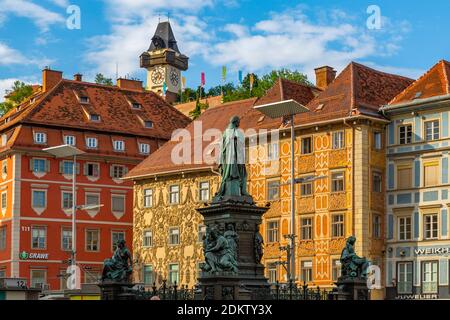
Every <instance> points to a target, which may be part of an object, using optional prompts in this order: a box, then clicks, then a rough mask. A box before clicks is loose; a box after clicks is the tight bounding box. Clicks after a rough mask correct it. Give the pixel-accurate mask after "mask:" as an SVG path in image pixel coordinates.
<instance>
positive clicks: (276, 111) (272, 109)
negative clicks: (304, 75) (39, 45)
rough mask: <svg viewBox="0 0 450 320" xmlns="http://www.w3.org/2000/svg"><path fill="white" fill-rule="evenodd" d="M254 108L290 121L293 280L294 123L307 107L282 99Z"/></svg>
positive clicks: (292, 258)
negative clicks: (297, 115) (296, 116)
mask: <svg viewBox="0 0 450 320" xmlns="http://www.w3.org/2000/svg"><path fill="white" fill-rule="evenodd" d="M255 109H256V110H258V111H260V112H261V113H263V114H265V115H267V116H268V117H270V118H272V119H276V118H281V117H284V118H285V119H290V122H291V234H290V238H289V239H290V246H291V261H290V271H291V272H290V275H291V279H290V280H292V281H295V124H294V117H295V115H296V114H300V113H304V112H308V111H309V109H308V108H306V107H305V106H303V105H301V104H300V103H298V102H297V101H295V100H292V99H291V100H284V101H279V102H275V103H269V104H265V105H261V106H255Z"/></svg>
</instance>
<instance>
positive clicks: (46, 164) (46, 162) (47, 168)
mask: <svg viewBox="0 0 450 320" xmlns="http://www.w3.org/2000/svg"><path fill="white" fill-rule="evenodd" d="M45 171H47V172H50V160H45Z"/></svg>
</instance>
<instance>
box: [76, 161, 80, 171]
mask: <svg viewBox="0 0 450 320" xmlns="http://www.w3.org/2000/svg"><path fill="white" fill-rule="evenodd" d="M76 167H77V168H76V170H77V174H80V163H79V162H77V165H76Z"/></svg>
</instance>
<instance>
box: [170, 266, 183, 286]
mask: <svg viewBox="0 0 450 320" xmlns="http://www.w3.org/2000/svg"><path fill="white" fill-rule="evenodd" d="M179 283H180V270H179V266H178V263H171V264H169V284H172V285H173V284H179Z"/></svg>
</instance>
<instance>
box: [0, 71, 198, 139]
mask: <svg viewBox="0 0 450 320" xmlns="http://www.w3.org/2000/svg"><path fill="white" fill-rule="evenodd" d="M77 95H78V96H80V95H82V96H87V97H88V98H89V102H88V103H80V101H79V100H78V97H77ZM132 102H138V103H139V104H141V106H142V107H141V109H140V110H136V109H133V108H132V107H131V103H132ZM88 113H94V114H97V115H99V116H100V121H99V122H95V121H91V120H90V119H89V114H88ZM143 121H152V122H153V128H151V129H149V128H145V127H144V124H143ZM189 122H190V119H189V118H187V117H186V116H185V115H183V114H182V113H181V112H179V111H178V110H176V109H175V108H173V107H172V106H170V105H169V104H167V103H166V102H165V101H164V100H163V99H161V98H160V97H159V96H158V95H157V94H155V93H153V92H148V91H141V92H139V91H136V90H126V89H123V88H118V87H116V86H104V85H98V84H95V83H88V82H78V81H72V80H66V79H64V80H61V81H60V82H59V83H58V84H57V85H56V86H55V87H54V88H52V89H51V90H49V91H47V92H45V93H38V94H36V95H34V96H32V98H31V99H30V100H28V101H26V102H24V103H23V104H21V106H20V108H17V109H16V108H14V109H13V110H11V111H10V112H8V113H7V114H6V115H4V116H3V117H2V118H1V119H0V132H2V131H5V130H7V129H8V128H10V127H11V126H13V125H15V124H21V123H22V124H25V123H26V124H36V125H46V126H57V127H65V128H74V129H83V130H86V129H89V130H93V131H102V132H110V133H118V134H131V135H137V136H144V137H153V138H159V139H164V140H168V139H170V137H171V133H172V131H173V130H175V129H177V128H183V127H185V126H186V125H187V124H188V123H189Z"/></svg>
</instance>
